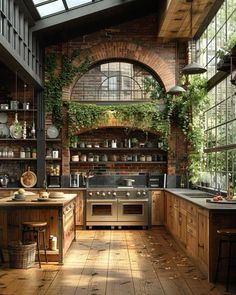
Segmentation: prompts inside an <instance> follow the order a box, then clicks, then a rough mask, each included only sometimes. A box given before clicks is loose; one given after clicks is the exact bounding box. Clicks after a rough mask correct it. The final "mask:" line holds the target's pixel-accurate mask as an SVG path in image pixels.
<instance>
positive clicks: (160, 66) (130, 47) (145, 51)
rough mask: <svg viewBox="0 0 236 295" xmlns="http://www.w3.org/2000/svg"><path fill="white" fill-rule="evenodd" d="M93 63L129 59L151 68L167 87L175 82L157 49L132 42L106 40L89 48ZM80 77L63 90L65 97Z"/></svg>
mask: <svg viewBox="0 0 236 295" xmlns="http://www.w3.org/2000/svg"><path fill="white" fill-rule="evenodd" d="M89 55H90V57H91V59H92V65H93V64H96V63H98V62H101V61H103V60H104V61H105V60H112V59H127V60H130V61H136V62H139V63H140V64H143V65H144V66H145V67H147V68H149V69H151V70H152V71H153V72H154V73H155V74H156V75H157V76H158V77H159V79H160V81H162V84H163V86H164V87H165V89H166V90H167V89H169V88H170V87H171V86H173V85H174V84H175V72H174V71H173V69H172V68H171V67H170V66H169V64H168V62H166V61H165V60H164V59H163V58H162V57H161V54H158V52H157V50H155V49H153V48H148V47H145V46H142V45H140V44H136V43H130V42H105V43H102V44H98V45H95V46H93V47H91V48H89ZM77 79H78V77H75V79H74V82H73V83H72V84H71V85H70V86H69V87H67V88H65V89H64V91H63V99H67V100H69V99H70V94H71V91H72V89H73V87H74V84H75V83H76V81H77Z"/></svg>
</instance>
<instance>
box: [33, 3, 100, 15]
mask: <svg viewBox="0 0 236 295" xmlns="http://www.w3.org/2000/svg"><path fill="white" fill-rule="evenodd" d="M97 1H101V0H33V3H34V5H35V7H36V8H37V10H38V13H39V15H40V16H41V17H47V16H50V15H53V14H57V13H60V12H64V11H68V10H69V9H72V8H75V7H78V6H82V5H86V4H92V3H94V2H97Z"/></svg>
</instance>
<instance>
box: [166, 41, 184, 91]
mask: <svg viewBox="0 0 236 295" xmlns="http://www.w3.org/2000/svg"><path fill="white" fill-rule="evenodd" d="M177 77H179V55H178V43H177V42H176V43H175V83H176V82H177ZM183 92H185V89H184V88H183V87H182V86H179V85H177V83H176V84H175V86H172V87H171V88H170V89H169V91H168V92H167V94H170V95H180V94H182V93H183Z"/></svg>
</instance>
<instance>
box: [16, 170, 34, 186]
mask: <svg viewBox="0 0 236 295" xmlns="http://www.w3.org/2000/svg"><path fill="white" fill-rule="evenodd" d="M20 182H21V184H22V185H23V186H24V187H33V186H35V184H36V183H37V176H36V175H35V173H34V172H33V171H30V167H28V170H27V171H26V172H24V173H23V174H22V175H21V178H20Z"/></svg>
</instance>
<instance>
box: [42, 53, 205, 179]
mask: <svg viewBox="0 0 236 295" xmlns="http://www.w3.org/2000/svg"><path fill="white" fill-rule="evenodd" d="M76 60H77V61H79V63H78V64H79V66H75V65H74V64H75V63H74V61H76ZM89 66H90V59H89V58H85V59H84V60H83V61H82V62H81V60H80V55H79V53H78V52H77V51H73V52H72V54H71V55H70V56H66V55H61V56H60V58H58V55H57V54H55V53H52V54H49V55H48V56H47V58H46V68H45V70H46V81H45V101H46V111H47V114H49V115H51V116H52V120H53V122H54V124H55V125H56V126H57V127H59V128H61V127H62V126H63V123H64V118H63V107H65V108H66V112H65V113H66V114H67V120H68V121H67V122H68V132H69V138H70V139H71V138H72V137H73V136H74V135H75V134H76V133H78V132H80V130H81V129H88V128H97V126H99V125H102V124H104V123H106V122H108V120H109V119H111V118H115V119H116V120H118V121H119V122H120V123H122V124H123V125H127V126H129V128H131V129H132V128H134V129H142V130H144V131H145V132H148V130H152V131H153V130H155V131H156V132H157V133H158V134H159V136H160V139H161V140H162V143H163V149H165V150H168V139H169V135H170V126H171V124H175V125H177V126H178V127H179V128H181V130H182V131H183V133H184V134H185V137H186V140H187V141H188V143H189V145H190V146H191V149H190V153H189V155H188V167H187V170H188V173H189V176H190V181H191V182H192V183H195V182H196V181H197V180H198V176H199V172H200V171H201V166H202V155H203V146H204V126H203V110H204V108H205V106H206V104H207V103H208V98H207V90H206V89H207V88H206V82H207V81H206V79H201V78H199V76H197V77H194V78H191V79H189V81H188V82H187V83H185V88H186V92H184V93H183V94H182V95H180V96H171V95H168V94H167V93H166V92H165V90H164V89H163V87H161V85H160V84H159V83H158V82H157V81H155V80H154V79H151V78H146V79H145V81H144V84H145V91H146V92H147V93H149V97H150V99H151V101H150V102H147V103H143V104H119V105H108V106H104V105H102V106H101V105H95V104H80V103H77V102H73V101H68V102H66V103H64V105H63V102H62V90H63V87H65V86H67V85H69V84H70V83H71V82H72V81H73V79H74V78H75V76H76V75H77V76H80V75H82V74H83V73H84V72H86V71H87V70H88V68H89ZM58 68H59V70H58ZM169 152H170V153H171V152H173V151H170V150H169Z"/></svg>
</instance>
